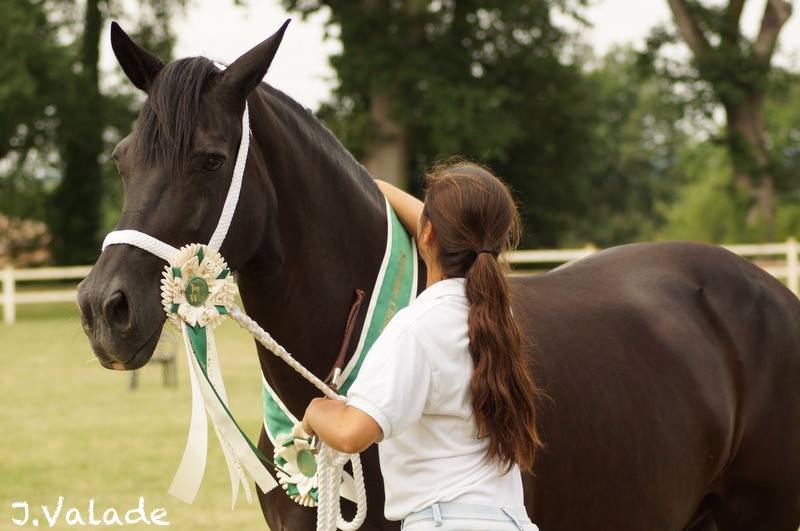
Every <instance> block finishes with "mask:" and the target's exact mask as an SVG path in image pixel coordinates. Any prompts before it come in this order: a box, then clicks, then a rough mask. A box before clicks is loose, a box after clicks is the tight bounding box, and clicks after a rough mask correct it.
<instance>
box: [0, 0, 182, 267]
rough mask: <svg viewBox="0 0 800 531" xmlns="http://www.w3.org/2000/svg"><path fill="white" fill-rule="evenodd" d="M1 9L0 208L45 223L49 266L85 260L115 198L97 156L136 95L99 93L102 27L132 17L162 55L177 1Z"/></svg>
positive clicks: (42, 3) (140, 36)
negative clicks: (127, 8)
mask: <svg viewBox="0 0 800 531" xmlns="http://www.w3.org/2000/svg"><path fill="white" fill-rule="evenodd" d="M7 4H8V5H7V9H6V11H5V12H4V15H5V16H4V17H3V18H2V19H0V50H1V51H2V53H3V55H4V56H6V57H14V58H15V60H14V61H7V62H5V63H3V64H2V65H0V73H2V74H3V75H2V79H3V87H2V90H0V108H3V113H2V114H0V160H2V164H0V211H2V212H4V213H6V214H8V215H12V216H16V217H23V218H26V219H30V218H33V219H46V220H47V222H48V225H49V227H50V232H51V233H52V235H53V243H52V251H53V254H54V256H55V259H56V261H57V262H60V263H87V262H90V261H93V260H94V259H95V258H96V257H97V254H98V252H99V243H100V238H101V237H102V234H103V232H105V230H106V229H107V228H108V226H107V223H106V222H105V211H106V210H107V204H108V203H110V202H111V203H116V202H117V201H118V197H119V191H118V188H119V186H118V183H117V178H116V175H115V173H114V172H113V169H112V168H111V167H110V165H109V164H106V163H105V161H104V154H105V153H106V152H107V151H108V150H109V147H110V145H109V144H113V143H114V142H115V141H116V140H118V139H119V138H120V136H121V132H127V131H128V130H129V129H130V124H131V122H132V121H133V119H134V118H135V116H136V110H135V107H136V105H135V104H134V103H135V102H136V101H137V98H138V97H139V95H138V93H137V94H134V93H133V91H132V90H130V89H129V88H128V87H127V85H123V86H121V87H119V88H115V89H114V90H112V91H111V93H110V94H103V93H101V92H100V88H99V70H98V56H99V48H100V39H101V38H102V33H103V28H104V27H105V24H106V21H107V20H108V19H109V18H112V17H113V18H128V19H130V18H133V19H134V21H133V23H132V24H131V25H133V26H134V27H135V28H137V29H138V31H136V32H134V33H135V34H136V38H137V40H138V41H139V42H143V43H145V45H147V46H148V47H149V48H150V49H152V50H156V51H157V52H158V53H159V54H161V56H162V57H164V58H168V57H169V56H170V55H171V49H172V45H173V42H174V36H173V35H172V33H171V31H170V20H171V16H172V13H173V12H174V10H175V9H176V8H179V7H182V6H183V5H184V4H185V0H172V1H171V2H164V1H161V0H148V1H147V2H140V3H139V4H138V5H137V12H136V14H137V16H135V17H127V16H126V14H125V13H123V10H122V5H121V4H120V3H119V2H117V1H115V0H87V1H86V2H85V3H83V4H82V5H81V6H82V7H80V8H79V7H78V6H76V4H75V3H74V2H67V1H65V0H49V1H46V0H39V1H35V0H34V1H28V0H9V2H7ZM56 35H59V36H60V37H59V38H58V39H57V38H56ZM65 36H66V37H67V38H66V39H65V38H64V37H65ZM70 38H71V40H70Z"/></svg>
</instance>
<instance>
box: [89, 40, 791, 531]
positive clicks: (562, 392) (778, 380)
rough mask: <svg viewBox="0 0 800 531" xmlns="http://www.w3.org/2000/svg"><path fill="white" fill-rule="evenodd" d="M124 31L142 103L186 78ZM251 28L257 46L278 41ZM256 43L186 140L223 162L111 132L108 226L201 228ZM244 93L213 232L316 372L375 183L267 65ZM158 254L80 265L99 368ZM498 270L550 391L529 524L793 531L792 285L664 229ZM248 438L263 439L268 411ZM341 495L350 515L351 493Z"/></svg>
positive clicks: (140, 333)
mask: <svg viewBox="0 0 800 531" xmlns="http://www.w3.org/2000/svg"><path fill="white" fill-rule="evenodd" d="M117 29H118V28H115V30H114V31H117ZM119 31H121V30H119ZM123 36H124V34H122V35H119V34H118V35H117V45H115V52H116V53H117V56H118V58H120V61H121V62H122V63H123V67H124V68H125V70H126V73H128V75H129V77H132V79H135V80H136V81H137V82H138V83H137V84H142V85H143V86H145V87H150V88H149V90H150V94H149V96H150V98H151V100H152V99H153V98H156V99H158V98H163V97H164V95H163V94H162V93H161V92H159V90H176V89H184V90H189V89H190V88H191V87H180V86H179V84H180V83H181V82H184V81H185V80H186V79H185V78H181V77H180V76H173V77H172V78H171V79H172V82H171V83H164V86H162V87H161V88H160V89H159V83H158V82H155V83H154V81H155V80H154V79H150V78H149V77H148V76H151V75H155V74H153V73H152V72H150V71H149V70H148V69H147V68H144V67H142V66H141V65H145V66H147V65H153V64H154V62H153V61H154V60H153V58H147V57H145V58H144V59H141V60H139V63H132V62H131V59H130V58H131V57H132V56H135V55H136V54H137V53H142V52H139V51H137V50H136V49H135V48H131V47H130V45H129V44H126V43H127V41H125V38H126V36H124V37H123ZM278 42H279V38H278ZM260 46H262V47H263V50H262V53H263V54H264V57H267V56H268V55H269V53H270V52H271V53H272V54H274V48H276V47H277V44H275V43H274V42H273V43H267V42H266V41H265V44H262V45H260ZM251 53H252V52H251ZM256 55H257V54H256ZM253 57H254V56H253V55H251V56H250V58H249V59H248V61H244V62H242V63H241V64H238V63H239V62H238V61H237V62H236V63H234V64H233V65H231V67H230V68H229V69H228V71H231V70H233V73H231V74H230V77H229V78H227V81H226V76H225V75H223V76H219V79H215V80H213V81H212V82H210V83H208V87H206V88H204V91H203V93H202V94H201V96H200V98H199V100H198V102H197V118H196V124H193V125H192V126H191V127H193V128H194V129H193V131H192V132H191V133H192V135H191V138H192V141H191V143H192V145H191V146H190V149H189V151H188V152H187V153H190V155H188V156H189V157H190V158H193V157H194V155H191V153H193V152H194V151H197V150H198V146H201V147H202V149H200V151H201V154H200V155H199V156H200V158H201V159H202V157H203V156H205V155H203V153H207V152H209V151H210V152H214V151H215V150H216V151H221V152H222V153H223V154H225V155H226V160H227V162H226V165H225V167H224V170H222V171H224V176H223V175H219V176H216V177H214V176H211V177H209V176H208V175H206V174H204V173H203V172H202V171H200V170H198V169H197V168H195V166H194V162H192V161H191V160H190V164H189V169H188V170H187V172H188V173H186V174H180V175H175V174H173V173H172V171H171V170H169V169H168V168H167V166H168V165H166V164H159V163H157V162H154V161H152V160H147V158H146V157H145V156H144V155H143V154H141V153H139V154H137V153H136V152H137V151H139V150H135V149H134V150H131V149H129V144H130V139H126V141H123V142H122V143H121V144H120V146H119V147H118V149H117V150H116V151H115V153H116V154H117V155H118V156H117V158H118V159H119V164H120V167H121V169H122V170H123V173H125V174H126V177H125V178H124V179H125V182H126V185H125V187H126V198H125V206H124V209H123V214H122V216H121V217H120V221H119V224H118V228H136V229H139V230H142V231H144V232H148V233H149V234H152V235H153V236H156V237H158V238H160V239H162V240H164V241H166V242H168V243H171V244H173V245H181V244H185V243H189V242H195V241H207V239H208V236H209V235H210V234H211V232H212V230H213V227H214V224H215V223H216V219H217V216H218V214H219V211H220V209H221V205H222V200H223V198H224V195H225V192H226V191H227V186H228V184H229V182H230V173H231V169H232V158H233V157H234V156H235V152H236V147H237V145H238V138H239V135H240V134H241V131H240V130H239V128H238V125H237V124H238V120H239V116H240V113H241V109H242V105H243V102H242V101H237V100H236V98H235V97H234V96H232V95H235V94H236V90H234V89H236V88H237V87H238V88H241V86H242V83H246V82H249V81H248V80H250V81H252V78H258V79H260V76H259V74H258V72H257V71H253V72H252V73H249V72H250V70H253V69H254V67H253V66H252V65H253V64H254V63H256V62H257V61H254V60H253ZM269 59H271V55H269ZM265 60H266V59H265ZM203 61H206V60H205V59H202V58H195V59H191V60H189V63H186V64H185V65H184V66H192V64H194V63H192V62H196V63H197V64H196V65H194V66H197V67H198V68H196V69H195V70H192V69H191V68H188V69H186V71H190V70H191V71H192V72H196V71H202V68H201V67H202V66H203V65H202V62H203ZM267 62H268V61H267ZM248 69H250V70H248ZM156 73H157V72H156ZM209 75H211V76H214V77H215V78H216V77H217V74H214V73H212V74H209ZM226 75H227V74H226ZM261 75H263V72H262V73H261ZM201 77H202V76H201ZM231 80H235V81H234V82H232V81H231ZM242 80H244V81H242ZM205 81H206V80H203V79H199V78H197V77H196V76H195V78H194V82H195V83H205ZM256 81H257V79H256ZM226 83H227V84H229V85H233V86H228V85H226ZM168 85H174V86H168ZM154 92H155V93H154ZM165 101H166V100H165ZM248 102H249V105H250V112H251V129H252V132H253V142H252V143H251V149H250V155H249V159H248V165H247V172H246V174H245V180H244V185H243V186H244V187H243V193H242V197H241V200H240V204H239V207H238V209H237V213H236V216H235V217H234V222H233V225H232V227H231V231H230V233H229V235H228V237H227V239H226V241H225V244H224V245H223V247H222V250H221V251H222V253H223V255H224V256H226V257H227V258H228V260H229V262H230V263H231V264H232V265H233V267H234V268H235V269H237V270H238V274H237V279H238V282H239V286H240V291H241V293H242V297H243V301H244V304H245V307H246V310H247V312H248V314H249V315H250V316H251V317H253V318H254V319H255V320H256V321H258V322H259V323H260V324H261V325H262V326H264V327H265V328H266V329H267V330H269V331H270V333H271V334H272V335H273V336H274V337H275V338H276V339H277V340H278V341H279V342H280V343H282V344H283V345H284V346H285V347H286V348H287V349H288V350H289V351H290V352H292V353H293V354H294V355H295V356H296V357H297V358H298V359H299V360H300V361H301V362H302V363H303V364H304V365H306V366H307V367H308V368H309V369H311V370H312V371H313V372H314V373H315V374H317V375H319V376H321V377H324V376H325V375H326V373H327V371H328V369H329V368H330V365H331V363H332V362H333V359H334V357H335V355H336V348H337V345H338V344H339V341H340V340H341V337H342V334H343V332H344V325H345V319H346V316H347V313H348V309H349V305H350V302H351V300H352V294H353V290H354V289H355V288H357V287H360V288H363V289H365V290H367V291H368V293H367V296H369V290H371V288H372V284H373V282H374V279H375V276H376V274H377V271H378V268H379V264H380V260H381V257H382V253H383V248H384V242H385V228H386V226H385V223H386V222H385V212H384V210H383V208H384V207H383V200H382V197H381V195H380V192H379V190H378V189H377V187H376V186H375V185H374V183H373V182H372V179H371V178H370V177H369V175H368V174H367V173H366V171H365V170H364V168H363V167H362V166H361V165H359V164H358V163H357V162H356V161H355V160H354V159H353V158H352V157H351V156H350V155H349V154H348V153H347V151H346V150H345V149H344V148H343V147H342V146H341V144H340V143H339V142H338V141H337V140H336V139H335V138H334V137H333V135H331V134H330V132H328V131H327V130H326V129H325V128H324V127H323V126H322V125H320V124H319V123H318V122H317V121H316V120H315V119H314V118H313V116H311V115H310V114H309V113H308V112H307V111H306V110H305V109H303V108H302V107H301V106H299V105H298V104H297V103H295V102H294V101H292V100H291V99H290V98H288V97H287V96H286V95H284V94H282V93H281V92H279V91H277V90H275V89H273V88H271V87H269V86H267V85H265V84H261V85H260V86H259V87H258V88H257V89H256V90H254V91H253V92H252V93H250V95H249V97H248ZM179 119H180V118H179ZM139 127H140V128H141V127H143V126H142V125H141V124H140V126H139ZM186 127H189V126H186ZM145 129H146V128H145ZM178 133H181V134H183V133H186V131H179V132H178ZM136 134H137V131H134V135H136ZM138 134H141V131H139V133H138ZM139 140H140V141H142V142H145V143H146V142H147V140H148V139H147V138H139ZM126 142H127V144H126ZM192 150H194V151H192ZM117 152H118V153H117ZM420 265H422V266H424V264H420ZM162 267H163V264H162V263H161V262H160V261H159V259H157V258H155V257H153V256H150V255H148V254H146V253H144V252H143V251H139V250H137V249H135V248H131V247H128V246H121V245H117V246H113V247H111V248H109V249H107V250H106V251H105V252H104V253H103V254H102V255H101V257H100V258H99V260H98V262H97V264H96V266H95V267H94V269H93V270H92V273H91V274H90V275H89V277H88V278H87V280H86V281H84V282H83V283H82V285H81V290H80V291H81V295H80V301H81V309H82V315H83V318H84V327H85V329H86V331H87V334H89V336H90V338H91V340H92V345H93V347H94V349H95V352H96V353H97V355H98V358H100V360H101V362H102V363H103V364H104V365H106V366H109V364H110V363H112V362H114V361H116V362H118V363H122V364H123V365H124V366H125V368H135V367H138V366H141V365H142V364H144V363H146V361H147V360H148V359H149V356H150V355H151V354H152V349H153V347H154V345H155V340H156V339H157V337H158V334H157V332H158V329H159V326H160V325H161V323H162V322H163V320H164V314H163V312H162V310H161V307H160V302H159V297H158V278H159V274H160V270H161V268H162ZM422 272H423V274H422V275H421V278H420V285H419V288H420V289H421V288H422V287H423V286H424V267H423V269H422ZM511 283H512V300H513V305H514V310H515V312H514V313H515V315H516V316H517V317H518V319H519V320H520V324H521V326H522V328H523V331H524V336H525V339H526V341H527V342H528V349H529V352H530V355H531V360H532V369H531V370H533V371H534V373H535V376H536V379H537V381H538V382H539V383H540V384H541V385H542V386H543V388H544V389H545V390H546V392H547V394H548V398H546V399H544V400H542V401H541V403H539V404H538V407H539V409H540V411H541V413H540V421H541V430H542V433H543V436H544V438H545V442H546V445H547V447H546V449H545V450H544V451H542V452H541V453H540V457H539V458H538V460H537V464H536V476H535V477H534V476H530V475H525V476H524V482H525V497H526V505H527V507H528V510H529V513H530V514H531V516H532V517H533V519H534V521H536V522H537V523H539V525H540V526H541V528H542V530H543V531H611V530H613V531H682V530H684V529H692V530H694V531H713V530H715V529H716V530H718V531H796V529H797V527H798V524H800V385H798V383H799V382H798V377H800V323H799V322H798V321H799V320H800V304H799V303H798V300H797V299H796V297H795V296H794V295H793V294H792V293H791V292H789V291H788V290H787V289H786V288H785V287H784V286H783V285H782V284H781V283H780V282H778V281H777V280H775V279H774V278H772V277H771V276H770V275H768V274H767V273H765V272H763V271H762V270H760V269H759V268H757V267H756V266H754V265H752V264H750V263H749V262H747V261H746V260H743V259H741V258H739V257H738V256H736V255H734V254H732V253H730V252H728V251H726V250H724V249H722V248H720V247H714V246H710V245H704V244H699V243H692V242H663V243H640V244H630V245H623V246H619V247H614V248H611V249H607V250H604V251H601V252H599V253H596V254H594V255H592V256H591V257H588V258H585V259H583V260H580V261H578V262H576V263H573V264H571V265H569V266H567V267H562V268H559V269H558V270H555V271H551V272H549V273H547V274H544V275H540V276H519V277H512V279H511ZM366 309H367V305H363V306H362V309H361V311H360V315H359V319H358V323H357V324H358V325H359V327H360V326H361V324H362V323H363V321H364V317H365V314H366ZM354 347H355V345H353V346H352V347H351V352H350V353H348V355H351V354H352V350H353V348H354ZM258 352H259V357H260V360H261V367H262V370H263V372H264V374H265V375H266V378H267V380H268V381H269V382H270V384H272V385H273V386H274V388H275V389H276V390H277V392H278V394H279V395H280V396H281V398H282V399H283V400H284V402H285V403H286V404H287V405H288V407H289V408H290V409H291V410H292V411H293V412H294V413H295V415H297V416H298V417H299V416H301V415H302V413H303V411H304V408H305V406H306V404H307V403H308V401H309V400H310V399H311V398H312V397H313V396H317V395H318V393H317V392H316V391H315V390H314V388H313V387H312V386H311V385H310V384H308V383H307V382H305V381H304V380H303V379H302V378H300V377H299V376H298V375H297V374H296V373H295V372H294V371H293V370H291V369H290V368H288V367H287V366H286V365H284V364H283V363H282V362H280V361H279V360H278V359H277V358H275V357H274V356H272V355H271V354H269V353H267V352H265V351H264V350H263V348H261V347H260V346H258ZM525 399H526V397H520V400H525ZM259 446H260V448H261V449H262V450H264V451H265V453H267V454H271V452H272V448H271V447H270V444H269V441H268V439H267V438H266V437H265V435H264V432H263V430H262V433H261V438H260V442H259ZM377 457H378V456H377V448H376V446H373V447H371V448H370V449H369V450H368V451H366V452H365V453H364V454H363V456H362V459H363V463H364V470H365V476H366V481H367V485H368V498H369V511H368V519H367V522H366V523H365V525H364V527H363V529H398V528H399V525H398V523H397V522H387V521H385V520H384V519H383V502H384V497H383V488H382V478H381V475H380V470H379V466H378V459H377ZM260 500H261V504H262V508H263V511H264V515H265V517H266V519H267V522H268V524H269V526H270V529H272V530H273V531H279V530H299V529H313V528H314V522H315V515H316V513H315V511H314V510H313V509H308V508H303V507H300V506H298V505H297V504H295V503H294V502H292V501H290V500H289V498H288V497H287V496H286V495H285V494H284V493H283V492H282V491H281V490H280V489H279V488H278V489H275V490H273V491H272V492H270V493H269V494H267V495H262V496H261V497H260ZM345 509H346V510H345V516H346V517H348V518H349V517H351V516H352V512H353V507H352V504H350V503H349V502H347V503H346V504H345Z"/></svg>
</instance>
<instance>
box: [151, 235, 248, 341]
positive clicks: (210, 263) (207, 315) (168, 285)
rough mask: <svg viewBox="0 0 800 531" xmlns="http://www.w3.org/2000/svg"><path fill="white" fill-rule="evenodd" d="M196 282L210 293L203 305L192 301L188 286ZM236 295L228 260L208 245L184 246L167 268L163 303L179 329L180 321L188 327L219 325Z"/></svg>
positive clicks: (163, 283)
mask: <svg viewBox="0 0 800 531" xmlns="http://www.w3.org/2000/svg"><path fill="white" fill-rule="evenodd" d="M195 279H199V280H195ZM193 281H194V282H196V283H197V285H200V286H203V285H205V286H207V289H208V293H207V296H206V297H205V298H203V300H202V303H201V304H196V303H195V304H193V303H192V302H196V301H190V300H189V298H190V296H191V291H189V292H188V293H187V288H188V287H189V285H190V283H191V282H193ZM235 295H236V284H235V281H234V279H233V275H232V274H231V272H230V269H228V265H227V264H226V263H225V259H224V258H222V255H220V254H219V253H218V252H217V251H215V250H214V249H212V248H210V247H208V246H207V245H201V244H198V243H194V244H191V245H186V246H184V247H181V248H180V250H179V251H178V254H177V255H176V256H175V258H174V259H173V260H172V261H171V262H170V264H169V265H167V266H166V267H165V268H164V273H163V278H162V279H161V302H162V304H163V305H164V311H165V312H166V313H167V317H169V320H170V322H172V323H173V324H174V325H175V326H176V327H178V328H180V323H181V321H182V322H185V323H186V324H188V325H189V326H195V325H197V324H199V325H200V326H203V327H206V328H208V329H209V330H211V329H214V328H216V326H217V325H219V324H220V323H221V322H222V321H223V320H224V319H225V316H226V315H228V313H229V312H230V309H231V306H232V305H233V299H234V296H235Z"/></svg>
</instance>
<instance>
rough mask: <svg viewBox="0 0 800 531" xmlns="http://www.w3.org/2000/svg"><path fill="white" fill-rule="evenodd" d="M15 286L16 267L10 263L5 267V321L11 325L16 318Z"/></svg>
mask: <svg viewBox="0 0 800 531" xmlns="http://www.w3.org/2000/svg"><path fill="white" fill-rule="evenodd" d="M14 288H15V286H14V268H13V267H11V264H9V265H7V266H6V267H5V268H4V269H3V321H5V323H6V324H9V325H10V324H14V321H15V320H16V308H15V307H14Z"/></svg>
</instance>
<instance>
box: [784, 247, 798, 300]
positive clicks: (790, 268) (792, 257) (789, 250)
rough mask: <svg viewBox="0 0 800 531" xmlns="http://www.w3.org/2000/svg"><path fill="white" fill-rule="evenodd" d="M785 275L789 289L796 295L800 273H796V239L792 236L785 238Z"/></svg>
mask: <svg viewBox="0 0 800 531" xmlns="http://www.w3.org/2000/svg"><path fill="white" fill-rule="evenodd" d="M786 274H787V276H788V277H789V278H788V279H787V280H788V282H787V283H788V285H789V289H790V290H791V291H792V293H794V294H795V295H797V294H798V275H800V271H798V267H797V238H795V237H794V236H789V237H788V238H786Z"/></svg>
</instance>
